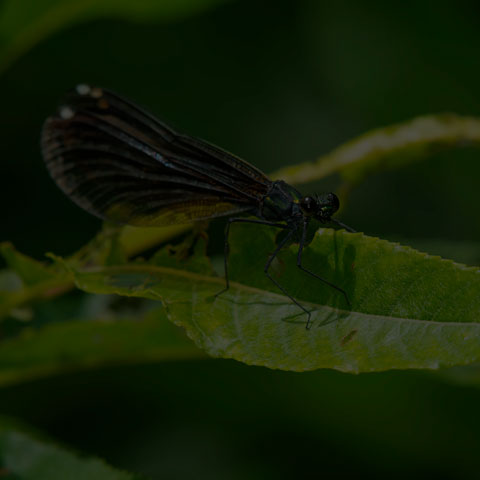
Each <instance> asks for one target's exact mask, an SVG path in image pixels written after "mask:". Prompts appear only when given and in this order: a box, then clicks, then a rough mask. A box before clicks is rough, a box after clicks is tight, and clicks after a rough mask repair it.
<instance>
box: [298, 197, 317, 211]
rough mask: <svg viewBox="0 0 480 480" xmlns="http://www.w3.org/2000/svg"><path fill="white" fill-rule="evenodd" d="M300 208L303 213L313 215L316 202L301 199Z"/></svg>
mask: <svg viewBox="0 0 480 480" xmlns="http://www.w3.org/2000/svg"><path fill="white" fill-rule="evenodd" d="M300 207H301V208H302V210H303V211H304V212H305V213H309V214H311V213H315V211H316V209H317V202H316V201H315V199H314V198H313V197H303V198H302V200H301V201H300Z"/></svg>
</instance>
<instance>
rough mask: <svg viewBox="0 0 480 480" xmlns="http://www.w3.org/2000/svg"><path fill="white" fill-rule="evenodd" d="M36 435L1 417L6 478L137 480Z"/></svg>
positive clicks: (0, 439) (1, 458)
mask: <svg viewBox="0 0 480 480" xmlns="http://www.w3.org/2000/svg"><path fill="white" fill-rule="evenodd" d="M37 437H38V434H36V435H35V434H34V435H31V434H28V433H27V431H26V429H25V427H24V426H23V425H22V426H21V427H20V428H19V427H18V426H17V425H16V424H15V422H13V421H12V420H10V419H8V418H1V417H0V463H1V465H2V467H1V469H0V473H1V475H2V477H4V478H7V479H17V478H19V479H20V478H24V479H36V480H43V479H45V480H56V479H58V480H60V479H62V480H63V479H65V478H69V479H72V480H77V479H85V478H89V479H91V480H140V476H137V475H129V474H127V473H123V472H119V471H117V470H114V469H113V468H111V467H109V466H107V465H105V463H104V462H102V461H101V460H98V459H91V458H89V459H87V458H79V457H78V456H76V455H74V454H72V453H70V452H67V451H65V450H64V449H61V448H58V447H57V446H54V445H52V444H50V443H48V442H46V441H45V440H41V439H40V438H37Z"/></svg>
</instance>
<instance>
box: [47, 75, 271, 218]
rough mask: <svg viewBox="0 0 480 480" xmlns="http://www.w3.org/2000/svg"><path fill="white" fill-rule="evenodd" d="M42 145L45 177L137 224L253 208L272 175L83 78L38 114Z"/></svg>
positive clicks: (96, 209) (101, 211) (96, 210)
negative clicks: (47, 113) (49, 112)
mask: <svg viewBox="0 0 480 480" xmlns="http://www.w3.org/2000/svg"><path fill="white" fill-rule="evenodd" d="M42 152H43V156H44V159H45V163H46V165H47V168H48V170H49V172H50V174H51V176H52V178H53V179H54V180H55V182H56V183H57V185H58V186H59V187H60V188H61V189H62V190H63V191H64V192H65V193H66V194H67V195H68V196H69V197H70V198H71V199H72V200H73V201H74V202H75V203H77V204H78V205H79V206H81V207H82V208H84V209H85V210H87V211H88V212H90V213H92V214H94V215H96V216H98V217H100V218H104V219H108V220H112V221H116V222H118V223H124V224H130V225H137V226H161V225H168V224H175V223H177V224H178V223H188V222H191V221H194V220H201V219H208V218H213V217H218V216H222V215H230V214H234V213H241V212H248V211H254V210H255V208H256V207H258V204H259V202H260V200H261V199H262V198H263V197H264V196H265V195H266V194H267V192H268V191H269V189H270V187H271V183H272V182H271V181H270V180H269V179H268V178H267V177H266V176H265V175H264V174H263V173H262V172H260V171H259V170H258V169H256V168H255V167H253V166H252V165H250V164H249V163H247V162H245V161H243V160H241V159H239V158H237V157H235V156H234V155H231V154H230V153H227V152H225V151H223V150H221V149H220V148H218V147H215V146H214V145H211V144H209V143H206V142H204V141H201V140H198V139H194V138H192V137H189V136H187V135H183V134H179V133H177V132H175V131H174V130H173V129H172V128H170V127H169V126H167V125H165V124H163V123H162V122H160V121H158V120H157V119H155V118H154V117H153V116H151V115H150V114H148V113H146V112H144V111H143V110H141V109H140V108H138V107H137V106H135V105H134V104H132V103H130V102H128V101H127V100H124V99H122V98H120V97H119V96H117V95H115V94H114V93H112V92H109V91H107V90H103V89H100V88H97V87H89V86H87V85H79V86H77V88H76V89H75V90H72V91H71V92H70V93H69V94H68V95H67V96H66V98H65V101H64V103H63V104H62V106H61V107H60V108H59V109H58V112H57V113H56V114H55V115H53V116H51V117H49V118H48V119H47V120H46V122H45V124H44V127H43V131H42Z"/></svg>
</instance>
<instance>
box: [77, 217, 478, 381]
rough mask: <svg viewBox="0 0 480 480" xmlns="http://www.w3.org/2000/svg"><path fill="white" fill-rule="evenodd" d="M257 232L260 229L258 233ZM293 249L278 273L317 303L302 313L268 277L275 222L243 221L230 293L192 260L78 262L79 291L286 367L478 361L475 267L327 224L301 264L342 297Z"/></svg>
mask: <svg viewBox="0 0 480 480" xmlns="http://www.w3.org/2000/svg"><path fill="white" fill-rule="evenodd" d="M253 229H255V230H253ZM296 248H297V247H296V246H292V247H290V248H288V249H285V250H284V251H282V252H281V254H280V255H279V257H278V261H276V262H274V264H273V268H272V274H273V275H274V276H275V277H276V278H277V279H278V280H279V281H280V282H281V283H282V284H283V285H284V286H285V287H286V288H287V290H288V291H289V292H290V293H291V294H292V295H293V296H295V298H297V299H298V300H299V301H300V302H301V303H302V305H304V306H305V307H307V308H308V309H310V310H311V311H312V321H313V327H312V329H311V330H306V329H305V321H306V318H305V315H299V313H301V311H300V310H299V308H298V307H297V306H295V305H294V304H292V302H291V301H290V300H289V299H288V298H287V297H285V296H282V295H279V294H278V293H277V289H276V287H275V286H274V285H273V284H272V283H271V282H270V281H269V280H268V279H267V278H266V277H265V275H263V271H262V267H263V264H264V263H265V259H266V258H267V257H268V253H269V252H272V251H273V249H274V234H273V233H272V232H271V230H269V229H268V228H259V227H258V226H251V225H243V226H240V225H239V226H237V228H236V229H235V231H234V234H233V235H232V244H231V258H230V270H231V279H232V280H233V281H232V283H231V288H230V290H229V291H228V292H227V293H225V294H223V295H221V296H219V297H215V296H214V295H215V293H217V292H218V291H220V290H221V289H222V288H223V285H224V281H223V279H222V278H216V277H212V276H209V275H204V274H198V273H194V272H192V271H189V269H188V265H183V266H181V265H179V266H178V267H177V268H172V267H171V266H168V267H163V266H160V265H158V263H157V264H156V265H151V264H148V263H144V264H138V263H136V264H127V265H123V266H118V267H107V268H95V269H90V270H87V271H79V270H77V271H76V273H75V281H76V283H77V285H78V287H79V288H81V289H84V290H85V291H88V292H94V293H116V294H118V295H126V296H134V297H145V298H150V299H155V300H159V301H162V303H163V304H164V305H165V306H166V308H167V314H168V316H169V318H170V319H171V320H172V321H173V322H174V323H175V324H177V325H180V326H183V327H184V328H185V329H186V331H187V334H188V335H189V336H190V337H191V338H192V339H193V340H194V341H195V343H196V344H197V345H198V346H199V347H200V348H202V349H204V350H206V351H207V353H209V354H210V355H212V356H214V357H224V358H234V359H236V360H239V361H242V362H245V363H248V364H254V365H263V366H267V367H270V368H278V369H284V370H295V371H304V370H313V369H316V368H334V369H337V370H341V371H346V372H367V371H380V370H386V369H392V368H432V369H435V368H439V367H443V366H453V365H462V364H469V363H472V362H475V361H479V360H480V347H479V345H480V342H479V340H480V325H479V324H478V321H479V320H480V315H479V313H480V296H479V295H478V291H479V289H480V275H479V270H478V269H476V268H467V267H465V266H463V265H459V264H455V263H454V262H452V261H449V260H443V259H441V258H440V257H433V256H429V255H427V254H423V253H419V252H417V251H415V250H413V249H411V248H409V247H404V246H401V245H398V244H392V243H389V242H387V241H384V240H380V239H377V238H370V237H366V236H364V235H362V234H348V233H346V232H344V231H338V232H335V231H333V230H330V229H320V230H319V231H318V232H317V234H316V236H315V238H314V240H313V242H312V243H311V245H309V246H308V248H306V250H305V254H304V264H305V266H307V267H308V268H311V269H312V270H314V271H315V272H317V273H319V274H321V275H322V276H323V277H324V278H325V279H326V280H328V281H330V282H332V283H334V284H336V285H337V286H339V287H341V288H343V289H345V290H346V292H347V294H348V297H349V299H350V301H351V303H352V310H351V311H350V310H349V308H348V306H347V305H346V303H345V300H344V298H343V296H342V295H341V294H339V293H338V292H337V291H336V290H334V289H332V288H329V287H328V286H326V285H324V284H322V283H321V282H320V281H318V280H317V279H314V278H312V277H310V276H309V275H307V274H305V273H304V272H300V271H299V270H298V269H297V268H296V266H295V260H296Z"/></svg>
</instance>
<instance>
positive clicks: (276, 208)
mask: <svg viewBox="0 0 480 480" xmlns="http://www.w3.org/2000/svg"><path fill="white" fill-rule="evenodd" d="M301 197H302V195H301V194H300V192H298V191H297V190H296V189H295V188H293V187H292V186H291V185H288V183H286V182H284V181H282V180H279V181H276V182H273V183H272V187H271V189H270V191H269V192H268V193H267V194H266V195H265V197H264V198H263V200H262V203H261V205H260V209H259V215H258V216H259V217H261V218H264V219H266V220H271V221H286V222H291V221H295V218H296V217H301V216H302V212H301V209H300V207H299V204H298V202H299V200H300V198H301Z"/></svg>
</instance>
